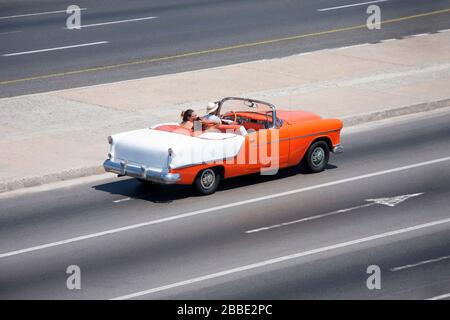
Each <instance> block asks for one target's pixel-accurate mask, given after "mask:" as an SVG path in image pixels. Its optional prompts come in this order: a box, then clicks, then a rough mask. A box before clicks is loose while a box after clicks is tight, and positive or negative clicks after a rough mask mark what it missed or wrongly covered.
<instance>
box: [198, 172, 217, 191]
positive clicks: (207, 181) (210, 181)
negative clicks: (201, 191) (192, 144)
mask: <svg viewBox="0 0 450 320" xmlns="http://www.w3.org/2000/svg"><path fill="white" fill-rule="evenodd" d="M215 180H216V177H215V174H214V171H212V170H211V169H207V170H205V171H203V173H202V176H201V177H200V183H201V185H202V187H203V188H205V189H209V188H211V187H212V186H213V185H214V181H215Z"/></svg>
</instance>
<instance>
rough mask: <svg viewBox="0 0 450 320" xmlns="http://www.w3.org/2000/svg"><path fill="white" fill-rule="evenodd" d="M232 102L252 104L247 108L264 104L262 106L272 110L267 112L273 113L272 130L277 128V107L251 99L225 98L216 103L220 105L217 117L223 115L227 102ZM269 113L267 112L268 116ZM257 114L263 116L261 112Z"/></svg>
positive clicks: (216, 113)
mask: <svg viewBox="0 0 450 320" xmlns="http://www.w3.org/2000/svg"><path fill="white" fill-rule="evenodd" d="M232 100H235V101H242V102H243V103H249V104H251V105H250V106H247V105H246V107H247V108H253V104H255V105H257V104H262V105H265V106H267V107H268V108H269V109H270V110H268V111H267V112H271V114H272V126H271V128H277V124H278V121H277V114H276V108H275V106H274V105H273V104H271V103H269V102H265V101H260V100H255V99H249V98H239V97H226V98H223V99H222V100H220V101H217V102H216V103H217V104H218V108H217V110H216V112H215V115H216V116H220V114H221V109H222V106H223V104H224V103H225V102H227V101H232ZM255 109H256V108H255ZM235 111H236V112H239V111H242V110H235ZM246 111H247V112H248V110H246ZM267 112H266V114H267ZM257 113H259V114H263V113H261V112H257Z"/></svg>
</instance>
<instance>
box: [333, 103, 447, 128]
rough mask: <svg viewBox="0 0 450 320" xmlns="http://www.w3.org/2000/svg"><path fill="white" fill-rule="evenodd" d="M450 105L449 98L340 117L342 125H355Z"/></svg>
mask: <svg viewBox="0 0 450 320" xmlns="http://www.w3.org/2000/svg"><path fill="white" fill-rule="evenodd" d="M446 107H450V99H444V100H439V101H433V102H425V103H419V104H414V105H411V106H404V107H399V108H393V109H386V110H379V111H374V112H368V113H362V114H358V115H354V116H349V117H344V118H341V119H342V120H343V122H344V127H351V126H356V125H358V124H362V123H366V122H372V121H377V120H384V119H387V118H395V117H399V116H404V115H409V114H414V113H421V112H427V111H433V110H436V109H441V108H446Z"/></svg>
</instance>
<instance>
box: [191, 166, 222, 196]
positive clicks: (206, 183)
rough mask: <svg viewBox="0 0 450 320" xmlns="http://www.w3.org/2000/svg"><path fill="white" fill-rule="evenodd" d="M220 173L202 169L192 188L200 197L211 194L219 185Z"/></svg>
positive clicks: (212, 169)
mask: <svg viewBox="0 0 450 320" xmlns="http://www.w3.org/2000/svg"><path fill="white" fill-rule="evenodd" d="M220 178H221V176H220V173H219V172H218V170H214V168H208V169H204V170H202V171H200V172H199V174H198V175H197V177H196V178H195V182H194V186H195V189H196V190H197V192H198V193H199V194H200V195H208V194H212V193H214V192H215V191H216V190H217V187H218V186H219V183H220Z"/></svg>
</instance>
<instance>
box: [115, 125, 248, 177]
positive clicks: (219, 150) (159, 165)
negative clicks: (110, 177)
mask: <svg viewBox="0 0 450 320" xmlns="http://www.w3.org/2000/svg"><path fill="white" fill-rule="evenodd" d="M111 137H112V139H113V143H112V145H111V151H110V152H111V155H112V159H111V160H112V161H114V162H119V161H126V162H128V163H130V164H136V165H144V166H145V167H147V168H151V169H156V170H161V169H164V168H167V165H168V162H167V161H168V149H169V148H171V149H172V151H173V155H172V159H171V162H170V168H172V169H175V168H179V167H184V166H189V165H194V164H200V163H204V162H210V161H218V160H223V159H228V158H232V157H235V156H236V155H237V154H238V153H239V151H240V150H241V148H242V146H243V143H244V140H245V138H244V137H243V136H240V135H236V134H233V133H217V132H205V133H203V134H201V135H200V136H198V137H192V136H187V135H183V134H179V133H173V132H167V131H161V130H154V129H140V130H134V131H128V132H124V133H119V134H115V135H113V136H111Z"/></svg>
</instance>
